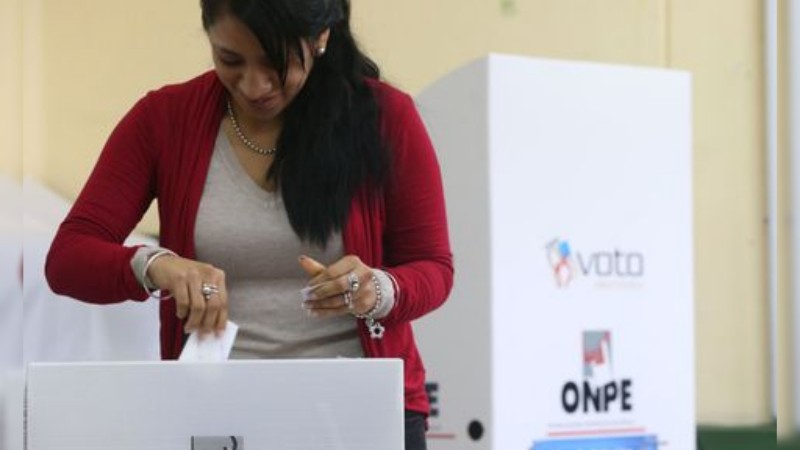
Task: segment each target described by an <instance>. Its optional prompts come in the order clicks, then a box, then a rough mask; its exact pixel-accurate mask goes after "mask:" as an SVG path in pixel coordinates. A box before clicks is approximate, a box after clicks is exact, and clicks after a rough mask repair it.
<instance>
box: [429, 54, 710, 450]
mask: <svg viewBox="0 0 800 450" xmlns="http://www.w3.org/2000/svg"><path fill="white" fill-rule="evenodd" d="M417 103H418V107H419V109H420V111H421V114H422V116H423V119H424V120H425V122H426V124H427V126H428V128H429V132H430V134H431V138H432V140H433V142H434V146H435V147H436V150H437V153H438V157H439V160H440V163H441V166H442V172H443V178H444V185H445V192H446V199H447V207H448V219H449V223H450V232H451V239H452V244H453V252H454V255H455V265H456V279H455V285H454V289H453V293H452V295H451V297H450V299H449V300H448V302H447V303H446V305H445V306H444V307H443V309H442V310H441V311H439V312H437V313H434V314H432V315H430V316H428V317H426V318H424V319H423V320H420V321H419V322H417V323H416V324H415V330H416V333H417V338H418V341H419V344H420V349H421V352H422V356H423V358H424V360H425V363H426V367H427V371H428V386H427V389H428V392H429V396H430V398H431V401H432V407H433V411H432V415H431V419H430V426H431V428H430V430H429V435H428V436H429V447H430V448H431V449H433V450H445V449H453V450H455V449H458V450H478V449H480V450H489V449H492V450H508V449H533V450H552V449H573V450H575V449H581V450H600V449H604V450H607V449H614V450H634V449H635V450H650V449H656V448H658V449H662V448H663V449H675V450H692V449H694V448H695V439H694V436H695V418H694V411H695V401H694V396H695V390H694V389H695V388H694V363H693V360H694V331H693V330H694V317H693V279H692V277H693V265H692V260H693V254H692V184H691V180H692V166H691V143H692V131H691V121H692V118H691V110H692V106H691V79H690V76H689V75H688V74H687V73H684V72H679V71H672V70H660V69H650V68H637V67H623V66H612V65H603V64H593V63H581V62H566V61H555V60H543V59H531V58H522V57H513V56H503V55H491V56H489V57H487V58H485V59H481V60H479V61H476V62H474V63H472V64H469V65H467V66H465V67H463V68H461V69H459V70H456V71H455V72H453V73H451V74H450V75H448V76H446V77H444V78H443V79H441V80H440V81H438V82H436V83H435V84H433V85H432V86H430V87H429V88H427V89H425V90H424V91H423V92H422V93H421V94H420V95H419V96H418V97H417Z"/></svg>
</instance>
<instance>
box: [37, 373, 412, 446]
mask: <svg viewBox="0 0 800 450" xmlns="http://www.w3.org/2000/svg"><path fill="white" fill-rule="evenodd" d="M403 426H404V418H403V367H402V361H401V360H389V359H330V360H266V361H228V362H224V363H185V362H147V363H108V364H98V363H77V364H32V365H31V366H30V367H29V369H28V376H27V393H26V430H25V437H26V442H27V449H28V450H55V449H58V450H86V449H104V450H123V449H124V450H134V449H136V450H191V449H193V450H279V449H286V450H289V449H292V450H296V449H304V450H315V449H317V450H323V449H324V450H401V449H402V448H403V445H404V444H403V442H404V430H403Z"/></svg>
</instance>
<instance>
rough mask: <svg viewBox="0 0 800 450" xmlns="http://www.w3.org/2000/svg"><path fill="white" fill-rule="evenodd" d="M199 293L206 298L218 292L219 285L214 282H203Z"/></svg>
mask: <svg viewBox="0 0 800 450" xmlns="http://www.w3.org/2000/svg"><path fill="white" fill-rule="evenodd" d="M200 293H201V294H203V298H205V299H206V300H208V299H209V297H211V296H212V295H216V294H219V287H218V286H217V285H216V284H210V283H203V285H202V286H201V287H200Z"/></svg>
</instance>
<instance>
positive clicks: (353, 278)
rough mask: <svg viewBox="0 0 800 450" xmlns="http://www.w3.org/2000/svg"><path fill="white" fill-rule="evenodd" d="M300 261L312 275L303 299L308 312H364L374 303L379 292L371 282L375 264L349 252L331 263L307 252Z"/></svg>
mask: <svg viewBox="0 0 800 450" xmlns="http://www.w3.org/2000/svg"><path fill="white" fill-rule="evenodd" d="M299 261H300V266H301V267H302V268H303V270H305V272H306V274H308V276H309V277H310V278H311V279H310V280H309V282H308V286H309V287H308V288H307V289H306V290H304V292H305V296H304V300H305V301H304V302H303V307H304V308H306V309H307V310H308V311H309V314H311V315H313V316H315V317H331V316H341V315H344V314H364V313H366V312H367V311H369V310H371V309H372V308H373V307H374V306H375V302H376V301H377V294H376V292H375V286H374V283H372V282H371V280H372V268H371V267H369V266H367V265H366V264H364V263H363V262H362V261H361V259H359V258H358V257H357V256H355V255H347V256H345V257H343V258H342V259H340V260H338V261H336V262H335V263H333V264H331V265H330V266H328V267H325V266H324V265H322V264H320V263H319V262H317V261H315V260H313V259H312V258H309V257H308V256H301V257H300V259H299ZM348 297H349V299H348Z"/></svg>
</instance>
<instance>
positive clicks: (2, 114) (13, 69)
mask: <svg viewBox="0 0 800 450" xmlns="http://www.w3.org/2000/svg"><path fill="white" fill-rule="evenodd" d="M0 99H3V100H2V101H0V136H3V140H4V142H3V144H2V146H0V175H5V176H10V177H13V178H15V179H19V178H20V177H21V176H22V0H2V1H0Z"/></svg>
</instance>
